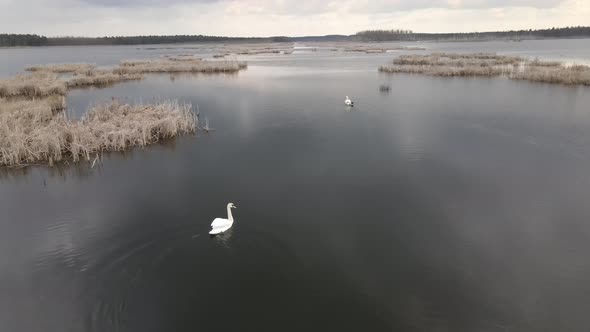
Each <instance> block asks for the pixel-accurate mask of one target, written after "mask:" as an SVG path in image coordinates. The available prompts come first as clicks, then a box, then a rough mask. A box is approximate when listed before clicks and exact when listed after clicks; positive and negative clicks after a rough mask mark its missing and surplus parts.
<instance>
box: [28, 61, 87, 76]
mask: <svg viewBox="0 0 590 332" xmlns="http://www.w3.org/2000/svg"><path fill="white" fill-rule="evenodd" d="M95 68H96V65H93V64H89V63H63V64H49V65H35V66H30V67H27V68H26V69H25V70H26V71H32V72H38V71H44V72H51V73H59V74H62V73H74V72H81V71H88V70H93V69H95Z"/></svg>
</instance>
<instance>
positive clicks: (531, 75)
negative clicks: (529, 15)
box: [379, 53, 590, 85]
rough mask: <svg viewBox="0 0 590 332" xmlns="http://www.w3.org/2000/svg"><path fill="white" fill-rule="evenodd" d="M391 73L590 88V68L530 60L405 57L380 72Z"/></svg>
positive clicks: (478, 55) (445, 55)
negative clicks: (495, 78) (504, 77)
mask: <svg viewBox="0 0 590 332" xmlns="http://www.w3.org/2000/svg"><path fill="white" fill-rule="evenodd" d="M379 71H381V72H387V73H411V74H424V75H430V76H443V77H452V76H488V77H493V76H506V77H509V78H511V79H519V80H528V81H534V82H546V83H556V84H571V85H590V67H587V66H570V67H568V66H565V65H563V64H561V63H559V62H554V61H540V60H538V59H535V60H532V61H531V60H528V59H525V58H522V57H517V56H502V55H496V54H488V53H476V54H448V53H433V54H430V55H402V56H399V57H398V58H396V59H395V60H393V63H392V64H390V65H386V66H381V67H380V68H379Z"/></svg>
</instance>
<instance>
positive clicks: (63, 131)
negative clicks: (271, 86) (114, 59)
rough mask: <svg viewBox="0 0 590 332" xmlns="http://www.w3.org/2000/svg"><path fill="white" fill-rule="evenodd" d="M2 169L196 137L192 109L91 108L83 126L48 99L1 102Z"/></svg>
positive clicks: (114, 105)
mask: <svg viewBox="0 0 590 332" xmlns="http://www.w3.org/2000/svg"><path fill="white" fill-rule="evenodd" d="M0 105H1V107H2V108H1V111H0V165H3V166H18V165H23V164H24V165H26V164H34V163H45V162H48V163H49V164H52V163H53V162H56V161H61V160H72V161H74V162H78V161H80V160H81V159H86V160H90V158H91V155H94V154H96V153H98V152H102V151H121V150H125V149H128V148H130V147H134V146H146V145H148V144H152V143H156V142H158V141H160V140H162V139H166V138H170V137H174V136H177V135H179V134H185V133H191V132H194V131H195V129H196V127H197V119H196V117H195V115H194V113H193V111H192V110H191V106H190V105H185V104H179V103H178V102H174V101H169V102H163V103H155V104H142V105H129V104H123V103H120V102H118V101H116V100H115V101H113V102H112V103H107V104H101V105H97V106H95V107H93V108H91V109H90V110H89V111H88V113H87V114H86V116H85V117H84V118H82V119H81V120H79V121H70V120H68V119H67V117H66V116H65V114H64V112H57V113H56V112H55V111H54V110H52V107H51V102H49V101H45V100H27V101H18V102H16V101H6V100H0Z"/></svg>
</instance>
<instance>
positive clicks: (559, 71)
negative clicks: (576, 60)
mask: <svg viewBox="0 0 590 332" xmlns="http://www.w3.org/2000/svg"><path fill="white" fill-rule="evenodd" d="M510 78H512V79H515V80H526V81H531V82H543V83H555V84H567V85H586V86H590V67H588V66H581V65H575V66H570V67H566V66H562V65H560V66H536V65H531V64H528V65H525V66H524V68H523V69H522V70H520V71H516V72H514V73H512V74H511V76H510Z"/></svg>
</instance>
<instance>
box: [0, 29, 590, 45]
mask: <svg viewBox="0 0 590 332" xmlns="http://www.w3.org/2000/svg"><path fill="white" fill-rule="evenodd" d="M589 37H590V26H588V27H583V26H578V27H566V28H550V29H539V30H532V29H529V30H511V31H492V32H467V33H416V32H413V31H411V30H367V31H361V32H358V33H356V34H354V35H349V36H348V35H326V36H306V37H284V36H277V37H266V38H265V37H219V36H204V35H173V36H113V37H96V38H93V37H45V36H41V35H36V34H0V47H22V46H78V45H79V46H85V45H146V44H180V43H202V42H269V43H271V42H297V41H357V42H384V41H482V40H498V39H499V40H502V39H505V40H524V39H544V38H589Z"/></svg>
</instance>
